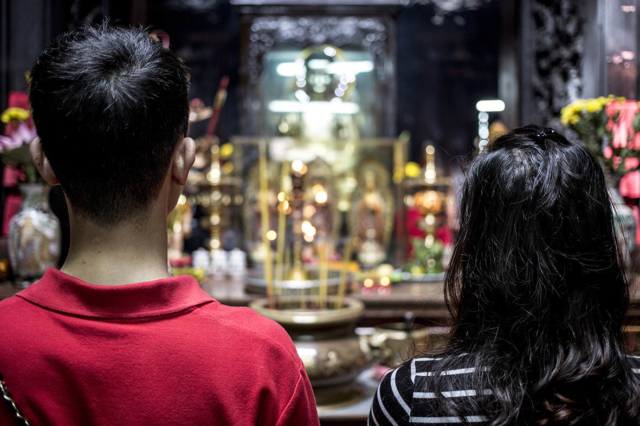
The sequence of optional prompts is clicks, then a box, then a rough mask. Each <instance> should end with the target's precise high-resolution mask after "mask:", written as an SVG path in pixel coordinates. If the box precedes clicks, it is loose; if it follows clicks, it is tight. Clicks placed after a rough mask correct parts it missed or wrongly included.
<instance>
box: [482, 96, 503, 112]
mask: <svg viewBox="0 0 640 426" xmlns="http://www.w3.org/2000/svg"><path fill="white" fill-rule="evenodd" d="M504 107H505V106H504V102H503V101H501V100H500V99H495V100H486V101H478V103H477V104H476V109H477V110H478V111H481V112H500V111H504Z"/></svg>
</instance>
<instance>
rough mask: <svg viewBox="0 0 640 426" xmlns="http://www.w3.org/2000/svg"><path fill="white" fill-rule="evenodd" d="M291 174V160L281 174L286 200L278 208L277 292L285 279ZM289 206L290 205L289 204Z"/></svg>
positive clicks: (278, 292)
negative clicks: (287, 178) (289, 180)
mask: <svg viewBox="0 0 640 426" xmlns="http://www.w3.org/2000/svg"><path fill="white" fill-rule="evenodd" d="M288 175H289V162H288V161H283V162H282V172H281V174H280V192H281V193H283V194H285V197H284V200H282V201H281V202H280V208H279V209H278V234H277V238H278V240H277V245H276V293H277V294H280V293H281V292H282V281H283V280H284V246H285V240H286V231H287V229H286V225H287V216H286V213H285V210H286V209H285V206H286V204H285V202H286V200H287V197H286V192H285V190H286V189H287V188H285V179H286V177H287V176H288ZM287 207H288V206H287Z"/></svg>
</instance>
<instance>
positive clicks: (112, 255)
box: [61, 211, 169, 285]
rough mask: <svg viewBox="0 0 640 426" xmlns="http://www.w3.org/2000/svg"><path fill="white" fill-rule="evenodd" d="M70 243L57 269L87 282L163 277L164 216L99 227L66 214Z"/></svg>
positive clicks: (165, 257) (123, 281)
mask: <svg viewBox="0 0 640 426" xmlns="http://www.w3.org/2000/svg"><path fill="white" fill-rule="evenodd" d="M70 225H71V243H70V246H69V255H68V256H67V259H66V261H65V263H64V265H63V267H62V268H61V271H62V272H64V273H65V274H67V275H71V276H73V277H75V278H78V279H80V280H82V281H85V282H87V283H90V284H98V285H121V284H133V283H138V282H145V281H154V280H158V279H162V278H167V277H168V276H169V273H168V271H167V226H166V215H165V216H162V212H161V211H159V212H157V213H153V212H152V214H151V215H150V217H149V219H148V220H147V221H146V222H145V223H142V224H134V223H124V224H121V225H118V226H116V227H113V228H103V227H100V226H97V225H95V224H92V223H89V222H87V221H79V220H78V219H77V218H75V217H74V216H73V214H71V215H70Z"/></svg>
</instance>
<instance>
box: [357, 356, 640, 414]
mask: <svg viewBox="0 0 640 426" xmlns="http://www.w3.org/2000/svg"><path fill="white" fill-rule="evenodd" d="M629 359H630V361H631V362H632V365H633V367H635V368H633V372H634V373H637V374H638V373H640V357H638V356H629ZM439 360H440V358H414V359H413V360H412V361H411V362H409V363H407V364H404V365H403V366H401V367H399V368H397V369H396V370H393V371H392V372H390V373H388V374H387V375H386V376H385V378H384V379H383V380H382V383H380V386H379V387H378V391H377V392H376V394H375V396H374V398H373V405H372V406H371V412H370V413H369V421H368V425H369V426H388V425H393V426H400V425H414V426H420V425H434V424H435V425H441V426H445V425H452V424H460V423H462V419H461V418H459V417H444V416H442V414H440V410H438V406H437V403H436V395H435V393H434V392H429V388H430V386H429V383H428V382H427V381H428V380H429V379H428V378H429V377H430V376H433V375H434V373H433V371H434V370H435V368H434V367H435V366H434V363H435V362H437V361H439ZM474 372H475V368H474V367H472V366H468V367H466V368H459V369H455V370H446V371H443V372H442V374H443V375H445V376H449V377H448V379H447V380H443V381H442V386H444V388H443V389H442V395H443V396H444V397H445V398H456V399H458V398H459V399H463V398H464V399H469V398H477V397H478V396H477V395H476V391H475V390H474V387H473V383H472V377H473V373H474ZM483 392H484V396H487V397H489V398H491V395H492V392H491V390H489V389H487V390H484V391H483ZM459 402H460V404H459V407H460V408H461V409H462V410H463V412H462V413H461V415H463V416H464V417H465V419H466V421H467V422H468V423H470V424H473V425H474V426H476V425H477V426H483V425H487V424H489V419H487V418H486V417H485V416H483V415H481V414H480V413H473V412H464V410H465V407H466V408H469V410H471V404H464V401H460V400H459Z"/></svg>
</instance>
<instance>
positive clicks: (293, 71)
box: [276, 59, 305, 79]
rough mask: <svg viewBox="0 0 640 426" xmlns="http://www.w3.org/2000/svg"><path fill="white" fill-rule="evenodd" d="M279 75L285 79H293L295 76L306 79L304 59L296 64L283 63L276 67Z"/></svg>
mask: <svg viewBox="0 0 640 426" xmlns="http://www.w3.org/2000/svg"><path fill="white" fill-rule="evenodd" d="M276 72H277V73H278V75H281V76H283V77H293V76H294V75H298V76H300V75H301V76H302V77H303V78H302V79H304V75H305V70H304V59H299V60H297V61H296V62H282V63H280V64H278V66H277V67H276Z"/></svg>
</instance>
